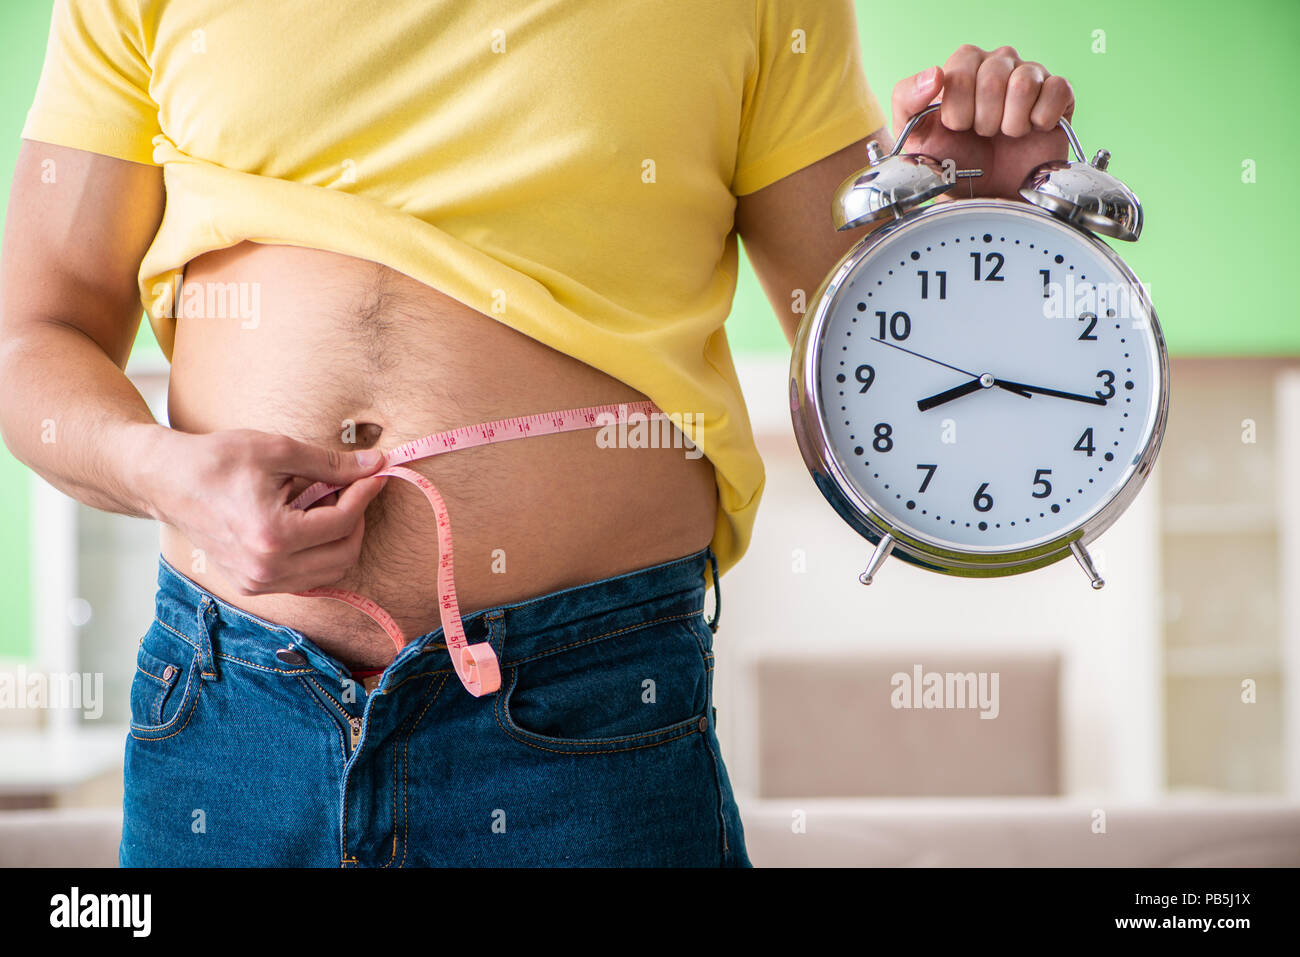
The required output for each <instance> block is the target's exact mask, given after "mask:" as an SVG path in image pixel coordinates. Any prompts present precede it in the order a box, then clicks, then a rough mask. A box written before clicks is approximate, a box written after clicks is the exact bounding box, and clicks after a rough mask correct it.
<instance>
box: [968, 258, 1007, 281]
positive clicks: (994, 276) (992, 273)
mask: <svg viewBox="0 0 1300 957" xmlns="http://www.w3.org/2000/svg"><path fill="white" fill-rule="evenodd" d="M970 258H971V259H973V260H975V281H976V282H980V280H981V277H980V254H979V253H971V254H970ZM984 262H986V263H993V268H992V269H990V270H989V273H988V275H987V276H984V277H982V278H983V281H984V282H1002V280H1003V279H1004V278H1005V277H1003V276H999V275H998V271H999V270H1000V269H1001V268H1002V266H1003V264H1004V263H1005V262H1006V260H1005V259H1003V258H1002V254H1001V253H985V254H984Z"/></svg>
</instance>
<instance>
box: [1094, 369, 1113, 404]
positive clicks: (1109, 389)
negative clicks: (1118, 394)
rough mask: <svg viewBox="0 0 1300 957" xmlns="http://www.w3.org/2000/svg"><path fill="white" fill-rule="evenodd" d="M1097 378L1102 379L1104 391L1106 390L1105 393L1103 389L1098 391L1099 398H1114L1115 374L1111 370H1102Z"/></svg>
mask: <svg viewBox="0 0 1300 957" xmlns="http://www.w3.org/2000/svg"><path fill="white" fill-rule="evenodd" d="M1097 378H1098V379H1101V385H1102V389H1105V390H1106V391H1105V392H1103V391H1102V389H1098V390H1097V398H1099V399H1109V398H1112V397H1113V396H1114V395H1115V373H1113V372H1111V371H1110V370H1109V369H1102V370H1101V371H1100V372H1098V373H1097Z"/></svg>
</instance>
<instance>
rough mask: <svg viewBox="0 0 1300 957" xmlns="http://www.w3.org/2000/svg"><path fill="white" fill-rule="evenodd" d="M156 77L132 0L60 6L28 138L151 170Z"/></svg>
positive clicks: (66, 1) (62, 2)
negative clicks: (152, 87)
mask: <svg viewBox="0 0 1300 957" xmlns="http://www.w3.org/2000/svg"><path fill="white" fill-rule="evenodd" d="M150 72H151V71H150V67H149V62H148V58H147V56H146V53H145V44H144V37H143V31H142V30H141V27H140V20H139V11H138V10H137V9H136V5H135V3H134V2H133V0H55V3H54V16H53V18H52V19H51V21H50V37H49V43H48V45H47V46H46V49H45V64H44V66H43V67H42V68H41V77H40V80H39V81H38V82H37V85H36V96H35V99H34V100H33V102H32V108H31V109H30V110H29V111H28V113H27V122H26V123H25V124H24V126H23V131H22V136H23V137H24V138H25V139H31V140H39V141H40V142H43V143H53V144H55V145H57V146H68V147H72V148H74V149H81V150H88V151H89V152H92V153H103V154H106V155H108V156H115V157H118V158H119V159H125V160H131V161H133V162H136V163H148V164H150V165H152V164H153V138H154V136H155V135H157V134H158V133H159V132H160V130H159V126H158V105H157V104H156V103H154V101H153V99H152V98H151V97H150V95H149V78H150Z"/></svg>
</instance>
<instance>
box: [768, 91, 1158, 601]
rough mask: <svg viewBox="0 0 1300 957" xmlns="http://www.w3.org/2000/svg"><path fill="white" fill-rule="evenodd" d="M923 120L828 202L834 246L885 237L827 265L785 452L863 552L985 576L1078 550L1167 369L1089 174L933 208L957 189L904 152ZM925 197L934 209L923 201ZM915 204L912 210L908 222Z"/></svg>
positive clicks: (1097, 170)
mask: <svg viewBox="0 0 1300 957" xmlns="http://www.w3.org/2000/svg"><path fill="white" fill-rule="evenodd" d="M937 108H938V104H935V105H933V106H930V107H929V108H927V109H926V110H923V111H922V112H921V113H918V114H917V115H916V116H914V117H912V119H911V120H910V121H909V122H908V124H907V126H906V127H905V128H904V129H903V132H902V134H901V135H900V137H899V140H898V144H897V145H896V146H895V147H894V149H893V150H892V151H891V152H890V153H889V154H887V155H882V153H881V151H880V150H879V148H878V146H877V144H875V143H872V144H870V146H869V147H868V153H869V158H870V160H871V165H870V167H868V168H866V169H864V170H861V171H860V172H858V173H857V174H855V175H854V176H852V177H850V178H849V179H847V180H846V181H845V182H844V183H843V184H842V185H841V186H840V188H839V190H838V191H837V193H836V196H835V201H834V203H833V206H832V210H831V213H832V217H833V219H834V222H835V224H836V226H837V228H839V229H851V228H853V227H856V226H862V225H865V224H868V223H872V222H878V221H882V220H883V221H886V222H885V224H884V225H882V226H880V227H879V228H877V229H876V230H875V231H874V232H872V233H870V234H868V235H867V236H865V237H864V238H863V239H862V241H861V242H859V243H858V244H856V245H855V246H854V247H853V248H852V249H850V250H849V252H848V253H847V254H846V255H845V256H844V258H843V259H841V260H840V262H839V263H838V264H837V265H836V266H835V268H834V269H833V270H831V272H830V274H829V275H828V276H827V277H826V279H825V280H824V281H823V282H822V284H821V286H820V288H819V289H818V290H817V293H816V294H815V295H814V297H813V299H812V301H811V303H810V306H809V310H808V313H807V315H806V316H805V317H804V320H803V322H802V323H801V324H800V327H799V331H798V334H797V336H796V340H795V346H794V353H793V356H792V359H791V366H790V405H791V413H792V416H793V420H794V431H795V436H796V438H797V440H798V443H799V449H800V451H801V453H802V455H803V458H804V461H805V462H806V464H807V466H808V469H809V471H810V473H811V474H812V477H813V480H814V482H815V483H816V485H817V487H818V488H819V489H820V490H821V492H822V494H823V495H824V496H825V497H826V499H827V500H828V501H829V502H830V504H831V506H832V507H833V508H834V509H835V511H836V512H837V513H838V514H839V515H840V517H841V518H842V519H843V520H844V521H845V522H847V523H848V524H849V525H850V526H851V527H852V528H854V529H855V530H856V531H858V532H859V533H860V534H861V535H863V536H864V537H865V538H866V539H867V540H868V541H870V542H871V543H873V544H874V545H875V546H876V547H875V550H874V552H873V553H872V555H871V557H870V560H869V561H868V562H867V566H866V570H865V571H864V572H862V574H861V575H860V576H859V578H860V580H861V581H862V583H863V584H870V583H871V581H872V579H873V576H874V575H875V574H876V572H877V571H878V569H879V568H880V566H881V564H882V563H883V562H884V561H885V559H886V558H887V557H889V556H890V555H891V554H892V555H895V556H898V557H901V558H903V559H905V560H907V561H908V562H911V563H913V564H915V565H918V566H921V567H923V568H926V569H930V570H932V571H936V572H942V573H946V574H950V575H960V576H967V577H993V576H1001V575H1012V574H1017V573H1020V572H1026V571H1030V570H1032V569H1037V568H1041V567H1043V566H1046V565H1050V564H1052V563H1054V562H1057V561H1059V560H1061V559H1062V558H1065V557H1066V556H1069V555H1073V556H1074V557H1075V558H1076V559H1077V560H1078V562H1079V564H1080V565H1081V566H1082V567H1083V570H1084V571H1085V572H1086V573H1087V575H1088V577H1089V580H1090V581H1091V583H1092V586H1093V587H1094V588H1100V587H1102V585H1103V584H1104V582H1103V580H1102V577H1101V575H1100V574H1099V573H1098V572H1097V569H1096V567H1095V564H1094V562H1093V561H1092V559H1091V557H1090V556H1089V554H1088V550H1087V546H1088V544H1089V543H1090V542H1092V541H1093V540H1094V539H1096V538H1097V536H1098V535H1100V534H1101V533H1102V532H1103V531H1104V530H1105V529H1106V528H1108V527H1109V526H1110V525H1111V524H1112V523H1114V521H1115V520H1116V519H1117V518H1118V517H1119V515H1120V514H1121V513H1122V512H1123V511H1124V509H1125V508H1127V507H1128V505H1129V504H1131V503H1132V501H1133V499H1134V497H1135V496H1136V495H1137V493H1138V491H1139V490H1140V488H1141V487H1142V484H1143V482H1144V481H1145V480H1146V478H1147V476H1148V475H1149V474H1150V471H1151V467H1152V465H1153V464H1154V462H1155V459H1156V455H1157V453H1158V451H1159V448H1160V441H1161V437H1162V436H1163V433H1164V427H1165V422H1166V419H1167V415H1168V402H1169V360H1168V355H1167V353H1166V350H1165V344H1164V338H1163V336H1162V335H1161V332H1160V326H1159V323H1158V320H1157V319H1156V313H1155V309H1154V308H1153V307H1152V305H1151V301H1150V298H1149V296H1148V294H1147V291H1146V289H1145V287H1144V286H1143V285H1142V283H1141V282H1140V281H1139V280H1138V278H1137V276H1135V275H1134V273H1133V271H1132V270H1131V269H1129V267H1128V266H1126V265H1125V263H1124V262H1123V260H1121V259H1120V257H1119V256H1118V255H1116V253H1115V252H1114V251H1113V250H1112V249H1111V248H1110V246H1109V245H1107V244H1106V243H1105V242H1103V241H1102V240H1101V239H1099V238H1098V236H1097V235H1096V234H1101V235H1105V236H1109V237H1112V238H1115V239H1120V240H1125V241H1134V240H1136V239H1137V238H1138V235H1139V234H1140V232H1141V228H1142V207H1141V205H1140V203H1139V202H1138V199H1137V197H1136V196H1135V195H1134V194H1133V192H1132V191H1131V190H1129V189H1128V188H1127V187H1126V186H1125V185H1124V184H1123V183H1121V182H1120V181H1119V180H1117V179H1116V178H1115V177H1114V176H1112V175H1111V174H1110V173H1108V172H1107V171H1106V168H1107V166H1108V163H1109V158H1110V155H1109V153H1107V152H1106V151H1105V150H1100V151H1098V153H1097V154H1096V156H1095V158H1094V159H1093V160H1092V162H1090V163H1089V162H1088V161H1086V160H1085V159H1084V153H1083V149H1082V147H1081V146H1080V145H1079V141H1078V139H1077V137H1076V136H1075V134H1074V131H1073V130H1072V129H1071V128H1070V125H1069V124H1068V123H1067V122H1066V121H1065V120H1062V121H1061V127H1062V128H1063V129H1064V130H1065V132H1066V136H1067V138H1068V139H1069V141H1070V145H1071V148H1072V149H1073V151H1074V155H1075V158H1076V161H1075V162H1066V161H1052V162H1049V163H1045V164H1043V165H1041V166H1039V167H1037V168H1036V169H1035V170H1034V171H1033V172H1032V173H1031V174H1030V175H1029V177H1028V179H1027V180H1026V181H1025V183H1024V185H1023V187H1022V188H1021V190H1020V194H1021V196H1023V197H1024V199H1026V200H1027V201H1028V202H1018V201H1010V200H999V199H979V200H977V199H956V200H949V199H944V200H940V201H934V200H936V198H937V197H938V196H940V195H941V194H942V193H945V192H947V191H948V190H950V189H952V188H953V186H954V185H955V184H956V183H957V182H959V181H960V180H961V179H962V178H963V176H971V175H979V173H980V172H981V171H979V170H965V171H954V170H953V169H952V168H951V164H948V165H947V167H946V168H945V164H944V163H942V162H940V161H939V160H938V159H936V158H934V157H931V156H927V155H924V154H907V153H903V152H901V150H902V147H903V144H904V143H905V142H906V140H907V137H908V134H910V133H911V131H912V129H913V128H914V127H915V126H916V124H917V122H919V120H920V119H921V118H922V117H923V116H925V115H926V114H928V113H930V112H932V111H933V110H935V109H937ZM932 201H933V202H932ZM927 204H928V205H927Z"/></svg>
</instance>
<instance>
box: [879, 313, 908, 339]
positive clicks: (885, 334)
mask: <svg viewBox="0 0 1300 957" xmlns="http://www.w3.org/2000/svg"><path fill="white" fill-rule="evenodd" d="M876 318H877V319H879V320H880V335H879V337H878V338H880V339H888V338H889V336H891V335H892V336H893V337H894V338H895V339H897V340H899V341H900V342H901V341H902V340H904V339H906V338H907V337H908V336H910V335H911V334H912V320H911V319H910V318H909V317H908V315H907V313H905V312H896V313H894V314H893V315H892V316H890V317H889V323H888V325H887V326H886V323H885V314H884V313H883V312H879V311H877V312H876Z"/></svg>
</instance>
